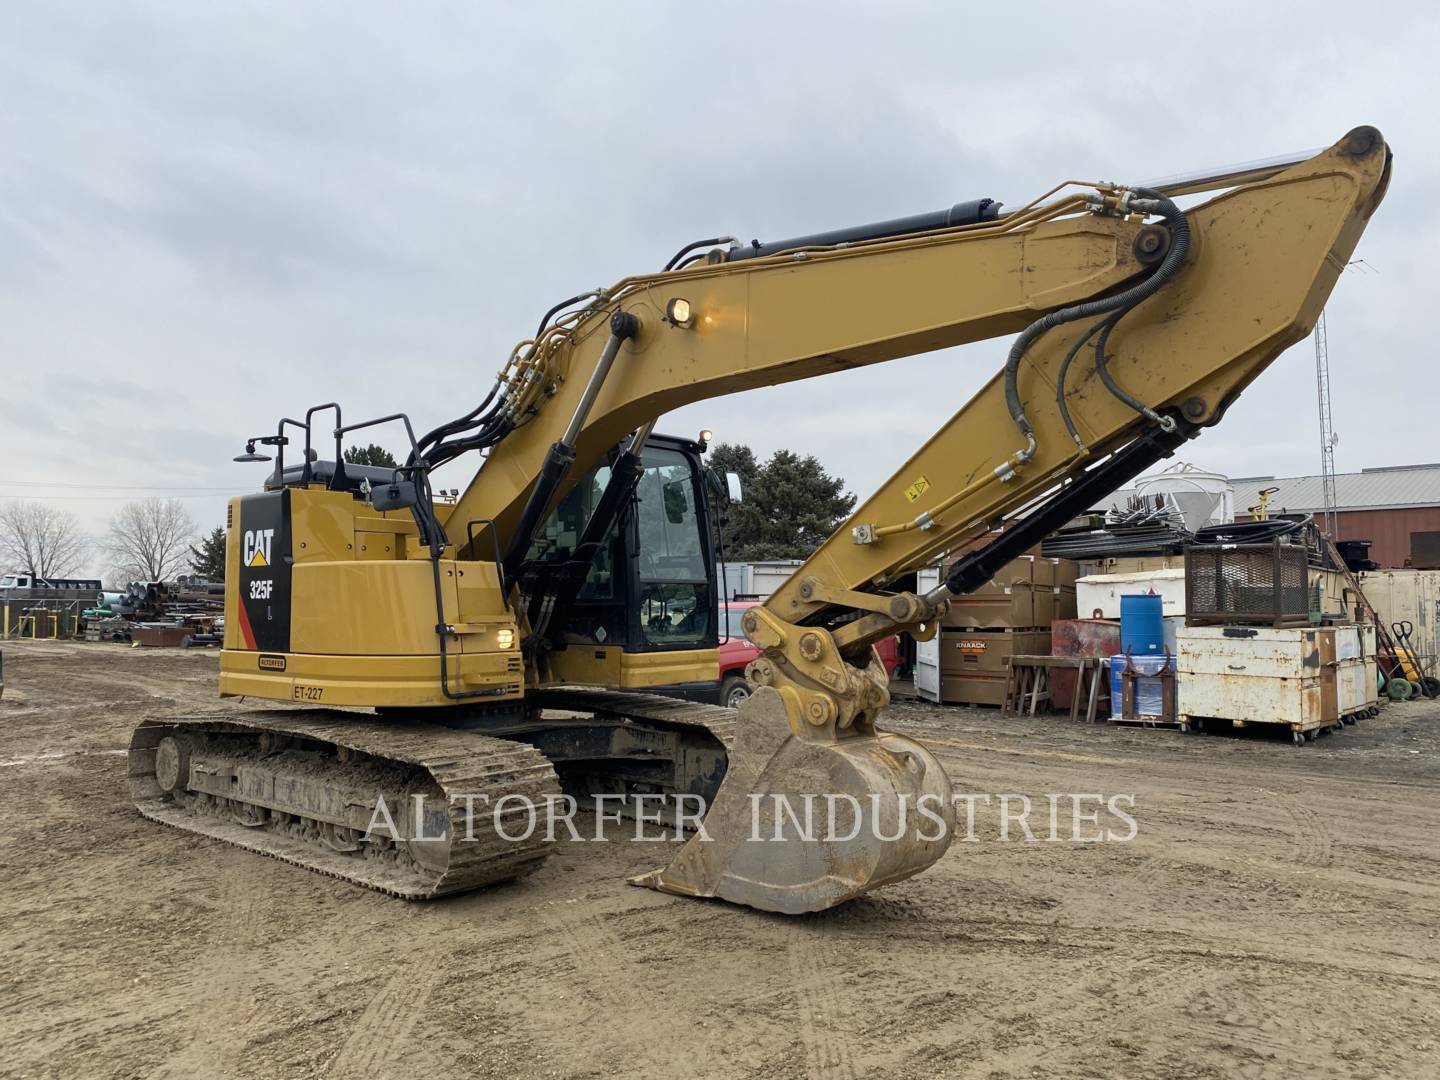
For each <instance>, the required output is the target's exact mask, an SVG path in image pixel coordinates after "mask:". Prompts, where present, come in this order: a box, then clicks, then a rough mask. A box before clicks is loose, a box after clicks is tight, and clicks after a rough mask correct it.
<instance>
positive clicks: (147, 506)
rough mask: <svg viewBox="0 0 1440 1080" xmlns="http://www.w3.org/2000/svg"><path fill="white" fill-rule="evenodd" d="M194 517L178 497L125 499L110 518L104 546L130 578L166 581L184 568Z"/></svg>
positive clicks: (118, 566)
mask: <svg viewBox="0 0 1440 1080" xmlns="http://www.w3.org/2000/svg"><path fill="white" fill-rule="evenodd" d="M194 539H195V521H194V519H192V518H191V517H190V515H189V513H188V512H187V511H186V510H185V504H184V503H182V502H181V501H180V500H179V499H141V500H140V501H139V502H131V503H126V504H125V505H124V506H122V507H121V508H120V512H119V513H118V514H116V515H115V517H114V519H113V520H112V521H111V522H110V531H109V532H108V533H107V534H106V537H105V550H106V551H108V552H109V553H110V558H111V559H112V560H113V562H114V568H115V572H116V573H117V574H119V575H121V576H122V577H124V578H125V579H127V580H130V581H166V580H168V579H169V578H171V577H172V576H174V575H175V574H176V573H177V572H179V571H181V570H183V569H185V564H186V561H187V560H188V559H189V557H190V542H191V541H192V540H194Z"/></svg>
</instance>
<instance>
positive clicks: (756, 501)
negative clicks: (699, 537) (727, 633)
mask: <svg viewBox="0 0 1440 1080" xmlns="http://www.w3.org/2000/svg"><path fill="white" fill-rule="evenodd" d="M710 467H711V468H713V469H718V470H720V471H722V472H734V473H739V475H740V486H741V489H742V494H743V497H742V499H741V501H740V502H739V503H737V504H732V505H731V506H730V507H729V510H728V512H727V513H726V514H725V527H724V528H725V557H726V558H727V559H732V560H739V561H746V562H754V561H761V560H766V559H804V558H806V557H808V556H809V555H810V553H811V552H813V551H814V550H815V549H816V548H817V547H819V546H820V544H821V543H823V542H824V541H825V539H826V538H827V537H829V535H830V534H831V533H833V532H834V531H835V529H836V528H837V527H838V526H839V524H840V523H841V522H842V521H843V520H844V519H845V518H846V516H848V515H849V513H850V511H851V510H853V509H854V508H855V496H854V495H849V494H847V493H846V492H845V482H844V481H843V480H841V479H839V478H838V477H834V476H831V475H830V474H829V473H827V472H826V471H825V469H824V468H823V467H822V466H821V464H820V462H819V461H818V460H817V459H816V458H815V457H814V456H813V455H808V454H807V455H805V456H804V457H801V456H800V455H799V454H796V453H795V452H793V451H791V450H777V451H776V452H775V453H774V454H773V455H772V456H771V458H770V460H769V461H767V462H765V463H764V464H763V465H762V464H760V463H758V462H757V461H756V460H755V454H754V452H753V451H752V450H751V449H750V448H749V447H748V446H735V445H733V444H730V443H719V444H717V445H716V446H715V448H714V449H713V450H712V451H711V452H710Z"/></svg>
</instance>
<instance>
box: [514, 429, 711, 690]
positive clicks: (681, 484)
mask: <svg viewBox="0 0 1440 1080" xmlns="http://www.w3.org/2000/svg"><path fill="white" fill-rule="evenodd" d="M703 450H704V447H703V446H702V445H701V444H700V443H697V442H694V441H692V440H689V439H681V438H676V437H673V436H669V435H651V436H650V438H649V440H648V441H647V443H646V445H645V448H644V451H643V452H642V455H641V466H642V468H641V472H640V475H639V476H638V478H637V479H636V480H635V482H634V488H633V493H632V494H631V496H630V498H629V499H628V501H626V502H625V503H624V504H623V506H622V508H621V510H620V513H619V515H618V517H617V518H616V519H615V520H614V521H613V522H611V524H610V527H609V530H608V532H607V533H606V534H605V537H604V539H603V540H602V541H601V543H600V544H599V545H598V546H597V547H595V549H594V551H593V553H592V554H590V556H589V559H588V562H587V563H586V564H585V566H584V568H583V569H584V577H583V580H582V581H581V582H580V584H579V588H578V590H576V591H575V593H574V599H573V600H570V601H569V602H568V603H567V604H564V605H563V606H562V607H560V608H559V609H557V610H556V611H555V612H554V614H553V616H551V618H550V621H549V623H548V625H547V626H546V627H545V628H544V630H545V632H544V638H543V642H544V650H545V651H546V654H547V655H548V656H549V657H551V658H552V659H553V658H559V662H560V665H561V666H562V667H566V666H568V664H569V659H568V658H566V657H564V656H563V654H565V653H571V652H574V653H576V654H584V653H586V652H587V651H588V653H589V659H590V660H591V661H593V660H594V659H595V658H596V657H595V654H596V653H597V652H600V653H606V652H607V651H608V650H619V651H620V652H622V653H623V654H625V655H626V657H627V658H628V659H627V660H626V663H627V664H628V665H629V666H630V667H631V668H632V669H633V670H634V671H636V672H638V671H639V670H640V668H641V667H643V666H644V664H645V661H646V658H647V656H648V655H649V654H658V653H665V654H671V655H668V656H666V657H663V658H661V657H653V658H652V659H653V660H656V661H659V662H660V663H661V664H663V665H664V666H665V667H667V668H670V667H673V666H674V665H675V664H676V662H677V661H679V660H681V657H680V656H678V655H677V654H685V656H684V662H688V663H692V664H693V665H696V666H697V668H698V667H699V666H701V665H703V666H704V667H705V669H706V670H704V671H699V670H697V671H696V672H694V673H692V677H689V678H683V679H681V680H679V681H676V682H661V683H653V682H652V683H647V688H648V689H649V690H651V691H652V692H654V693H661V694H666V695H670V696H673V697H681V698H686V699H690V700H696V701H714V700H715V694H716V670H717V668H716V665H717V661H716V659H715V657H714V653H713V650H714V649H715V648H716V647H717V645H718V637H717V632H716V618H717V615H716V606H717V603H716V601H717V590H716V582H715V549H716V543H715V536H716V528H715V513H716V511H717V510H718V507H717V506H716V505H715V504H714V502H713V501H712V500H713V498H714V494H715V493H714V492H713V491H712V490H711V489H712V487H713V484H712V483H711V482H710V481H709V478H708V476H707V473H706V469H705V465H704V460H703V458H702V457H701V454H702V452H703ZM620 452H621V448H619V447H617V448H616V449H615V450H614V451H613V452H612V453H611V454H608V455H606V457H605V458H604V459H603V460H602V461H601V462H599V463H598V464H596V465H595V466H594V467H593V468H591V469H590V470H589V471H588V472H586V473H585V474H584V475H583V476H582V477H581V478H580V479H579V480H578V481H577V482H576V483H575V485H574V487H572V488H571V489H570V491H569V493H568V494H566V495H565V496H564V498H562V499H561V500H560V501H559V503H558V504H557V505H556V508H555V510H554V512H553V513H552V514H551V515H550V517H549V519H548V520H547V521H546V522H545V524H544V526H543V527H542V528H541V529H540V530H539V531H538V532H537V534H536V536H535V539H534V541H533V542H532V543H531V545H530V550H529V552H528V553H527V555H526V559H525V562H524V563H523V564H522V567H521V570H520V575H519V581H520V588H521V592H522V593H524V594H525V595H526V596H529V597H536V596H540V595H544V594H546V592H547V588H548V587H549V585H550V584H551V579H553V578H554V577H557V576H563V575H564V574H565V573H567V572H568V566H569V564H570V563H571V562H572V560H574V558H575V557H576V549H577V547H578V546H579V545H580V544H581V541H582V536H583V533H584V530H585V527H586V525H587V524H588V523H589V522H590V520H591V518H592V517H593V516H594V514H595V511H596V508H597V506H598V505H599V504H600V502H601V499H602V497H603V496H604V493H605V489H606V487H607V485H608V484H609V483H610V481H611V473H612V466H613V463H614V461H615V458H616V457H617V456H618V455H619V453H620ZM577 572H578V571H577ZM538 617H540V616H538V615H537V618H538ZM532 624H533V623H532ZM694 676H698V677H694Z"/></svg>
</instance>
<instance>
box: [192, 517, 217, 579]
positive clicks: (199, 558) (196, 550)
mask: <svg viewBox="0 0 1440 1080" xmlns="http://www.w3.org/2000/svg"><path fill="white" fill-rule="evenodd" d="M190 569H191V570H193V571H195V573H196V574H198V575H199V576H200V577H202V578H204V579H205V580H206V581H224V580H225V530H224V529H222V528H220V527H219V526H218V525H217V526H216V527H215V528H213V529H211V530H210V535H209V536H205V537H201V539H200V545H199V546H198V547H196V546H195V545H194V544H191V545H190Z"/></svg>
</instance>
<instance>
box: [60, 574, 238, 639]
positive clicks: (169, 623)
mask: <svg viewBox="0 0 1440 1080" xmlns="http://www.w3.org/2000/svg"><path fill="white" fill-rule="evenodd" d="M81 618H82V619H83V620H84V624H83V625H84V636H85V640H86V641H132V642H137V643H139V644H141V645H166V646H180V647H182V648H189V647H190V646H192V645H219V644H220V642H221V640H222V638H223V636H224V631H225V585H224V583H223V582H216V581H204V580H201V579H199V578H194V577H181V578H178V579H177V580H175V581H132V582H130V584H128V585H127V586H126V587H125V588H124V589H122V590H120V591H119V592H102V593H101V594H100V595H99V597H97V602H96V605H95V607H93V608H88V609H86V610H85V611H83V612H81Z"/></svg>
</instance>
